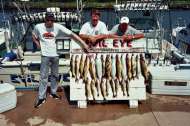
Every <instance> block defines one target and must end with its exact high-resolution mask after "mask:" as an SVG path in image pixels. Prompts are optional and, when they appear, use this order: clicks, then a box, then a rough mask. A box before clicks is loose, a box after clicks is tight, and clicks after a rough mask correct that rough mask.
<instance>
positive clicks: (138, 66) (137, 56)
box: [135, 54, 140, 79]
mask: <svg viewBox="0 0 190 126" xmlns="http://www.w3.org/2000/svg"><path fill="white" fill-rule="evenodd" d="M135 62H136V76H135V77H136V78H137V79H139V71H140V62H139V55H138V54H137V55H136V57H135Z"/></svg>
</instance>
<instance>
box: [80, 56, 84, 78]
mask: <svg viewBox="0 0 190 126" xmlns="http://www.w3.org/2000/svg"><path fill="white" fill-rule="evenodd" d="M84 62H85V54H82V55H81V58H80V67H79V73H80V78H83V70H84Z"/></svg>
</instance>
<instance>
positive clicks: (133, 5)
mask: <svg viewBox="0 0 190 126" xmlns="http://www.w3.org/2000/svg"><path fill="white" fill-rule="evenodd" d="M167 3H168V0H123V1H121V2H120V3H119V4H118V3H117V2H116V5H114V8H115V9H116V10H117V11H122V10H166V9H168V4H167Z"/></svg>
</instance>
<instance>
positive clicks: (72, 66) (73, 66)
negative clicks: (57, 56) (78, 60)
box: [70, 55, 75, 77]
mask: <svg viewBox="0 0 190 126" xmlns="http://www.w3.org/2000/svg"><path fill="white" fill-rule="evenodd" d="M74 59H75V57H74V55H72V56H71V60H70V67H71V68H70V71H71V76H72V77H75V60H74Z"/></svg>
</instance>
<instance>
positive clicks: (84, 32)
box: [79, 10, 108, 44]
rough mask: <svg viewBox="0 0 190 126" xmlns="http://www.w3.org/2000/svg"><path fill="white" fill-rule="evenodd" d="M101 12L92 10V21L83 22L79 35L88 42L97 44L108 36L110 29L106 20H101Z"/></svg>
mask: <svg viewBox="0 0 190 126" xmlns="http://www.w3.org/2000/svg"><path fill="white" fill-rule="evenodd" d="M99 19H100V12H99V11H98V10H92V12H91V21H88V22H86V23H85V24H83V26H82V28H81V30H80V33H79V36H80V37H81V38H82V39H83V40H84V41H85V42H86V43H88V44H96V43H97V42H99V41H101V40H103V39H106V38H108V30H107V27H106V25H105V23H104V22H102V21H100V20H99Z"/></svg>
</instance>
